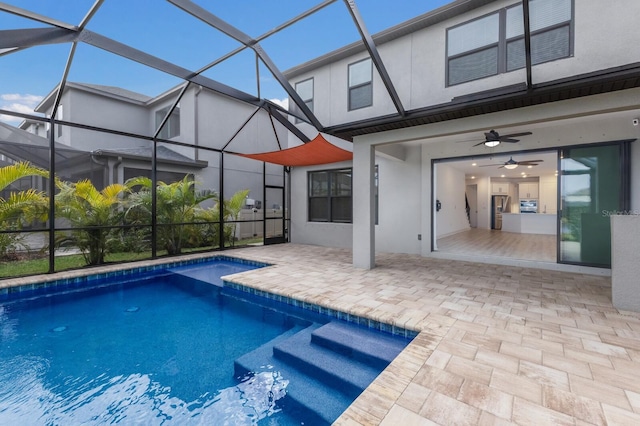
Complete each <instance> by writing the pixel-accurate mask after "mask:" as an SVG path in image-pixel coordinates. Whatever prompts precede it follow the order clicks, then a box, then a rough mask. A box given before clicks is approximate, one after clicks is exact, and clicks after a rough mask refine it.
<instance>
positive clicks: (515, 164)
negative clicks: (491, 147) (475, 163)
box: [480, 157, 544, 170]
mask: <svg viewBox="0 0 640 426" xmlns="http://www.w3.org/2000/svg"><path fill="white" fill-rule="evenodd" d="M543 161H544V160H527V161H516V160H514V159H513V157H510V158H509V161H505V162H504V163H500V164H485V165H482V166H480V167H494V166H500V167H498V168H499V169H501V168H503V167H504V168H505V169H509V170H512V169H515V168H516V167H518V166H537V165H538V163H542V162H543Z"/></svg>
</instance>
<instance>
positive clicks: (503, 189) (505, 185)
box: [491, 182, 511, 195]
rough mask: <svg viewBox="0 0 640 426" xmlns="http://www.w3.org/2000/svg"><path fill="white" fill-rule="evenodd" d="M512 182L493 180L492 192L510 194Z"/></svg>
mask: <svg viewBox="0 0 640 426" xmlns="http://www.w3.org/2000/svg"><path fill="white" fill-rule="evenodd" d="M510 191H511V184H510V183H509V182H493V183H492V184H491V192H492V193H493V194H500V195H510Z"/></svg>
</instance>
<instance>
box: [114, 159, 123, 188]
mask: <svg viewBox="0 0 640 426" xmlns="http://www.w3.org/2000/svg"><path fill="white" fill-rule="evenodd" d="M120 164H122V157H118V159H117V160H116V162H115V163H113V165H112V166H111V183H118V167H120ZM123 180H124V179H123ZM122 183H124V182H122Z"/></svg>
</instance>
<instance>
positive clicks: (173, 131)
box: [156, 106, 180, 139]
mask: <svg viewBox="0 0 640 426" xmlns="http://www.w3.org/2000/svg"><path fill="white" fill-rule="evenodd" d="M170 109H171V107H170V106H168V107H166V108H162V109H159V110H158V111H156V129H157V128H158V127H159V126H160V124H161V123H162V120H164V117H165V116H166V115H167V113H168V112H169V110H170ZM176 136H180V107H179V106H176V107H175V109H174V110H173V112H172V113H171V116H170V117H169V119H168V120H167V122H166V123H165V125H164V127H162V129H161V130H160V133H159V134H158V137H159V138H161V139H171V138H175V137H176Z"/></svg>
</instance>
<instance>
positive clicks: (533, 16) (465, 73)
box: [447, 0, 573, 86]
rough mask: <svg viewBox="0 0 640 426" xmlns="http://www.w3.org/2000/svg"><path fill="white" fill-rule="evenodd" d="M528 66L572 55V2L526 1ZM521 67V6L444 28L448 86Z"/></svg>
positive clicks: (522, 51)
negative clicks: (528, 30)
mask: <svg viewBox="0 0 640 426" xmlns="http://www.w3.org/2000/svg"><path fill="white" fill-rule="evenodd" d="M529 26H530V30H531V63H532V65H536V64H541V63H543V62H548V61H553V60H556V59H561V58H567V57H570V56H571V55H572V54H573V0H530V1H529ZM524 66H525V49H524V21H523V10H522V4H516V5H513V6H510V7H507V8H504V9H500V10H498V11H496V12H494V13H491V14H489V15H485V16H483V17H480V18H477V19H474V20H473V21H469V22H466V23H464V24H461V25H458V26H456V27H452V28H449V29H448V30H447V84H448V85H450V86H451V85H455V84H460V83H464V82H467V81H471V80H477V79H479V78H484V77H488V76H491V75H496V74H499V73H504V72H509V71H513V70H516V69H520V68H524Z"/></svg>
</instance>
